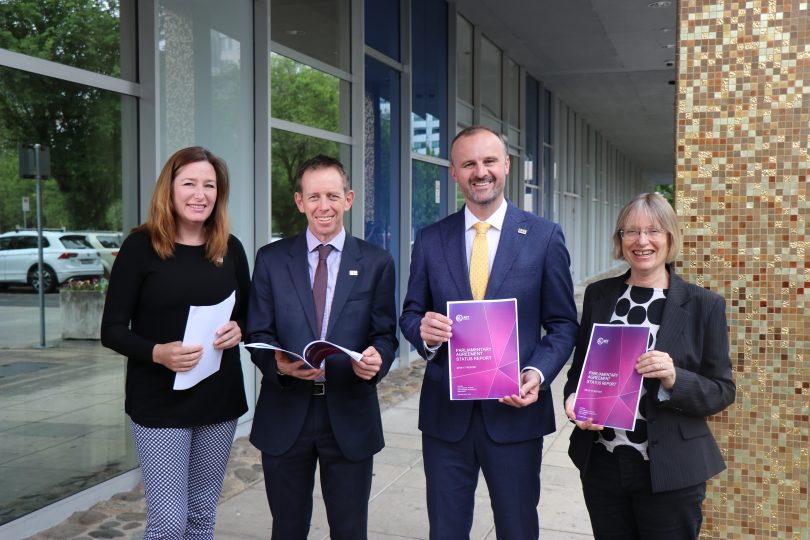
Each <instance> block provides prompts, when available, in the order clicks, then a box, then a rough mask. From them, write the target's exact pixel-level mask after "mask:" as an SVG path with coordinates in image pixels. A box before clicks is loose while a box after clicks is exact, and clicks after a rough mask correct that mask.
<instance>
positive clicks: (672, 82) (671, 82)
mask: <svg viewBox="0 0 810 540" xmlns="http://www.w3.org/2000/svg"><path fill="white" fill-rule="evenodd" d="M667 84H671V85H673V86H675V81H667Z"/></svg>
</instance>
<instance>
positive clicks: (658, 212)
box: [613, 193, 683, 263]
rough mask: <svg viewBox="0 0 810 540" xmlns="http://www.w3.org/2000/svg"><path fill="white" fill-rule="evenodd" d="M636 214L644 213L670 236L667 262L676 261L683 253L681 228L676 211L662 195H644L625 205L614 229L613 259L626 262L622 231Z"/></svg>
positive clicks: (637, 196)
mask: <svg viewBox="0 0 810 540" xmlns="http://www.w3.org/2000/svg"><path fill="white" fill-rule="evenodd" d="M635 213H643V214H646V215H647V216H649V218H650V219H651V220H652V221H654V222H655V223H657V224H658V226H659V227H661V228H662V229H664V230H665V231H666V232H667V235H668V236H669V252H668V253H667V262H668V263H671V262H672V261H674V260H675V259H676V258H677V257H678V254H679V253H680V252H681V245H682V242H683V240H682V239H681V228H680V226H679V225H678V216H676V215H675V210H673V209H672V205H671V204H669V201H667V200H666V199H665V198H664V197H663V195H661V194H660V193H642V194H641V195H636V196H635V197H633V199H632V200H631V201H630V202H629V203H627V204H625V205H624V208H622V209H621V211H620V212H619V217H618V218H617V219H616V227H615V228H614V229H613V258H614V259H617V260H620V261H621V260H624V254H623V253H622V233H621V231H622V229H624V226H625V225H626V224H627V219H628V218H629V217H630V216H631V215H632V214H635Z"/></svg>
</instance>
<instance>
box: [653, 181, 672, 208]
mask: <svg viewBox="0 0 810 540" xmlns="http://www.w3.org/2000/svg"><path fill="white" fill-rule="evenodd" d="M655 191H656V193H660V194H661V195H663V197H664V198H665V199H666V200H667V201H669V204H671V205H672V206H675V184H658V185H656V186H655Z"/></svg>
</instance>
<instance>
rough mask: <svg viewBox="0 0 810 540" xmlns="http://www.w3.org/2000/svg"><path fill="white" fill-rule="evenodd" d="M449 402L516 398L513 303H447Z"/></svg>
mask: <svg viewBox="0 0 810 540" xmlns="http://www.w3.org/2000/svg"><path fill="white" fill-rule="evenodd" d="M447 316H448V317H450V318H451V319H453V337H452V338H451V339H450V343H449V344H448V346H449V354H448V363H449V364H450V399H451V400H460V399H498V398H502V397H504V396H511V395H513V394H518V395H520V362H519V357H518V351H519V349H518V326H517V300H516V299H514V298H508V299H504V300H473V301H459V302H447Z"/></svg>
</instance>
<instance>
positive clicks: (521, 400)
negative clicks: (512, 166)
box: [400, 126, 577, 540]
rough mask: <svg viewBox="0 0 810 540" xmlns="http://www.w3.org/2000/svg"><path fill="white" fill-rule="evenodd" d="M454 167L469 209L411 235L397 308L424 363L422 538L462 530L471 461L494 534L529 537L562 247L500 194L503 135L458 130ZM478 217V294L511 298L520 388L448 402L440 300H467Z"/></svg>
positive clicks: (560, 355) (568, 335)
mask: <svg viewBox="0 0 810 540" xmlns="http://www.w3.org/2000/svg"><path fill="white" fill-rule="evenodd" d="M450 171H451V173H452V175H453V178H454V179H455V181H456V183H457V184H458V187H459V189H460V190H461V191H462V193H464V200H465V203H466V204H465V208H464V209H463V210H461V211H459V212H457V213H455V214H453V215H451V216H449V217H447V218H445V219H443V220H441V221H439V222H438V223H435V224H433V225H430V226H428V227H426V228H424V229H422V230H420V231H419V233H418V234H417V236H416V241H415V243H414V246H413V253H412V256H411V257H412V258H411V273H410V279H409V282H408V294H407V296H406V298H405V303H404V306H403V308H402V316H401V317H400V327H401V328H402V332H403V334H404V335H405V337H406V338H407V339H408V341H410V342H411V343H412V344H413V345H414V347H416V349H417V350H418V351H419V354H420V355H422V356H423V357H425V358H426V359H427V361H428V362H427V366H426V368H425V378H424V381H423V384H422V394H421V399H420V403H419V429H421V430H422V448H423V457H424V466H425V477H426V479H427V506H428V518H429V520H430V538H431V539H441V540H451V539H456V538H469V533H470V528H471V527H472V518H473V504H474V494H475V488H476V484H477V481H478V473H479V470H480V471H482V472H483V473H484V478H485V479H486V482H487V487H488V488H489V494H490V499H491V502H492V509H493V513H494V516H495V530H496V534H497V537H498V538H499V539H509V540H513V539H520V540H523V539H527V538H537V537H538V536H539V520H538V517H537V505H538V503H539V500H540V460H541V454H542V450H543V436H544V435H546V434H547V433H551V432H553V431H554V430H555V425H554V411H553V408H552V401H551V395H550V394H549V393H548V392H546V391H544V390H545V389H546V388H547V387H548V385H549V384H550V383H551V381H552V380H553V379H554V377H556V376H557V373H559V371H560V369H561V368H562V366H563V365H564V364H565V362H566V360H567V359H568V357H569V356H570V354H571V351H572V349H573V346H574V340H575V337H576V332H577V313H576V307H575V305H574V295H573V284H572V282H571V274H570V272H569V269H568V266H569V255H568V251H567V249H566V247H565V240H564V238H563V234H562V231H561V230H560V227H559V226H558V225H557V224H555V223H551V222H549V221H547V220H545V219H542V218H540V217H538V216H535V215H533V214H530V213H528V212H524V211H522V210H520V209H518V208H517V207H515V206H514V205H512V204H511V203H509V202H508V201H506V199H505V198H504V194H503V190H504V185H505V183H506V177H507V175H508V174H509V156H508V155H507V153H506V145H505V144H504V142H503V139H501V137H500V135H498V134H497V133H495V132H493V131H492V130H490V129H488V128H485V127H482V126H473V127H470V128H467V129H465V130H463V131H461V132H460V133H459V134H458V135H457V136H456V138H455V139H453V144H452V146H451V168H450ZM478 222H484V223H486V224H488V225H489V227H488V230H487V231H486V232H485V233H483V234H485V235H486V240H487V241H486V245H487V247H488V265H487V270H488V279H487V281H486V285H485V291H486V293H485V296H484V299H497V298H516V299H517V307H518V336H519V348H520V368H521V381H520V382H521V387H520V394H519V395H518V394H514V395H511V396H504V397H502V398H501V399H498V400H497V401H495V400H486V401H451V400H450V397H449V381H448V377H449V373H448V361H447V345H445V342H447V341H448V340H449V339H450V338H451V337H452V325H453V321H451V320H450V319H449V318H447V317H446V316H445V313H446V303H447V301H449V300H471V299H473V293H472V290H473V289H472V288H471V285H470V277H471V276H470V273H469V271H468V269H469V266H470V259H471V254H472V251H473V244H474V240H473V238H474V237H475V234H476V230H475V228H476V227H477V226H476V223H478ZM485 228H486V226H485ZM542 330H545V335H541V331H542Z"/></svg>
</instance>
